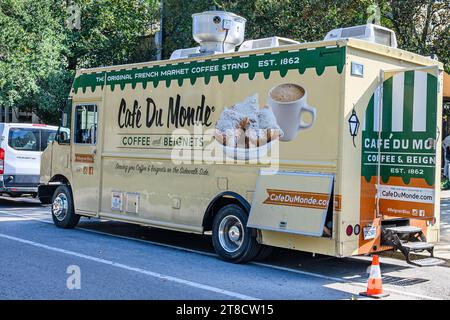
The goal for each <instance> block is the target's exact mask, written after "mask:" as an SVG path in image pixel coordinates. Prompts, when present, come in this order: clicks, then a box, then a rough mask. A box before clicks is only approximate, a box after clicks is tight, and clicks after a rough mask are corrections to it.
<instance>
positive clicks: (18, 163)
mask: <svg viewBox="0 0 450 320" xmlns="http://www.w3.org/2000/svg"><path fill="white" fill-rule="evenodd" d="M57 129H58V127H54V126H48V125H45V124H25V123H0V194H8V195H10V196H12V197H18V196H22V195H25V194H26V195H31V196H33V197H35V196H36V195H37V186H38V183H39V174H40V166H41V154H42V151H44V149H45V148H47V145H48V144H50V143H51V142H52V141H53V140H54V139H55V136H56V132H57Z"/></svg>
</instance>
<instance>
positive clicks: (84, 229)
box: [0, 211, 442, 300]
mask: <svg viewBox="0 0 450 320" xmlns="http://www.w3.org/2000/svg"><path fill="white" fill-rule="evenodd" d="M0 214H6V215H12V216H18V217H22V218H28V216H27V215H21V214H16V213H7V212H3V211H0ZM31 220H36V221H40V222H44V223H49V224H53V221H51V220H43V219H37V218H31ZM76 229H79V230H83V231H87V232H91V233H97V234H101V235H105V236H110V237H115V238H122V239H127V240H132V241H138V242H143V243H148V244H152V245H156V246H160V247H167V248H172V249H177V250H182V251H188V252H192V253H197V254H201V255H207V256H213V257H217V254H214V253H210V252H206V251H200V250H195V249H189V248H184V247H179V246H174V245H170V244H164V243H160V242H154V241H150V240H142V239H138V238H133V237H127V236H122V235H115V234H112V233H106V232H102V231H97V230H91V229H86V228H82V227H77V228H76ZM249 264H253V265H257V266H262V267H265V268H271V269H276V270H282V271H287V272H293V273H298V274H302V275H306V276H311V277H316V278H320V279H325V280H329V281H337V282H341V283H346V284H349V285H352V286H357V287H366V284H365V283H358V282H352V281H349V280H347V279H344V278H338V277H331V276H326V275H323V274H320V273H313V272H308V271H302V270H297V269H291V268H287V267H281V266H275V265H272V264H266V263H262V262H250V263H249ZM385 291H388V292H392V293H397V294H401V295H404V296H410V297H414V298H419V299H425V300H442V299H441V298H435V297H431V296H425V295H421V294H416V293H409V292H403V291H400V290H396V289H392V288H386V286H385Z"/></svg>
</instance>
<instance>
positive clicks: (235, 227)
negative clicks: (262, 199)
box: [219, 215, 245, 253]
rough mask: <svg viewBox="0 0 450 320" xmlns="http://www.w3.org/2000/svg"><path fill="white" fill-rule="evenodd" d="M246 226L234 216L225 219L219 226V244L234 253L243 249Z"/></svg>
mask: <svg viewBox="0 0 450 320" xmlns="http://www.w3.org/2000/svg"><path fill="white" fill-rule="evenodd" d="M244 236H245V234H244V225H243V224H242V222H241V220H239V218H238V217H236V216H234V215H229V216H226V217H225V218H223V220H222V221H221V222H220V225H219V242H220V245H221V246H222V248H223V249H224V250H225V251H227V252H229V253H233V252H236V251H237V250H239V248H241V246H242V243H243V242H244Z"/></svg>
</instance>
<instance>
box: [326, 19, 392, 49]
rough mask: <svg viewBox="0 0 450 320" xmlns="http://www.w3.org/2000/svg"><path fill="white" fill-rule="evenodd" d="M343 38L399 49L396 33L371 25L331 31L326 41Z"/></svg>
mask: <svg viewBox="0 0 450 320" xmlns="http://www.w3.org/2000/svg"><path fill="white" fill-rule="evenodd" d="M343 38H356V39H360V40H365V41H370V42H373V43H378V44H381V45H385V46H388V47H393V48H397V38H396V36H395V32H394V31H392V30H390V29H388V28H384V27H382V26H379V25H376V24H371V23H368V24H365V25H362V26H354V27H348V28H339V29H334V30H331V31H330V32H328V33H327V35H326V36H325V39H324V40H338V39H343Z"/></svg>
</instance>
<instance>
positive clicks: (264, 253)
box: [254, 245, 273, 261]
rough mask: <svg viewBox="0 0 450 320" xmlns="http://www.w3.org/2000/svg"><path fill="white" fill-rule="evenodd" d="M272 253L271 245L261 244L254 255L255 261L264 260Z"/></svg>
mask: <svg viewBox="0 0 450 320" xmlns="http://www.w3.org/2000/svg"><path fill="white" fill-rule="evenodd" d="M272 253H273V247H271V246H266V245H261V250H259V252H258V254H257V255H256V257H255V259H254V260H255V261H264V260H266V259H267V258H268V257H269V256H270V255H271V254H272Z"/></svg>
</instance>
